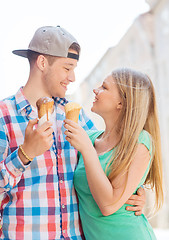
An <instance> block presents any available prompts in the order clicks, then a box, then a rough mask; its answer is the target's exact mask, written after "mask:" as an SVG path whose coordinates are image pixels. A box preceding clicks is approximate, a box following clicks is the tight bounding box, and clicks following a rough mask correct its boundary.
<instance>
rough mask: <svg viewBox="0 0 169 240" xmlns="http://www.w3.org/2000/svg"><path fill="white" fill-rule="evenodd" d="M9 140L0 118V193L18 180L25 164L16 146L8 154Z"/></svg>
mask: <svg viewBox="0 0 169 240" xmlns="http://www.w3.org/2000/svg"><path fill="white" fill-rule="evenodd" d="M8 151H9V141H8V137H7V134H6V131H5V125H4V124H3V120H2V118H1V119H0V194H1V193H4V192H8V191H10V190H11V189H12V188H13V187H15V185H16V184H17V183H18V182H19V181H20V178H21V176H22V173H23V172H24V171H25V166H24V164H23V163H22V162H21V160H20V158H19V156H18V148H17V149H15V151H13V152H12V153H10V154H8Z"/></svg>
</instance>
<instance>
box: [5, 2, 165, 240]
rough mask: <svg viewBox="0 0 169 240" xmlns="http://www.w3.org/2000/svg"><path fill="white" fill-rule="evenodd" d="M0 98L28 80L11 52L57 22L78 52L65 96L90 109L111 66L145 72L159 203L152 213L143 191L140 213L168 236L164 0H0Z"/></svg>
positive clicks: (97, 120) (25, 67)
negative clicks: (155, 116) (156, 133)
mask: <svg viewBox="0 0 169 240" xmlns="http://www.w3.org/2000/svg"><path fill="white" fill-rule="evenodd" d="M0 20H1V29H0V31H1V32H0V36H1V37H0V51H1V58H0V69H1V79H0V83H1V87H0V99H3V98H5V97H8V96H9V95H12V94H15V93H16V92H17V90H18V89H19V87H20V86H22V85H24V84H25V83H26V81H27V79H28V73H29V65H28V61H27V59H24V58H21V57H18V56H15V55H12V53H11V52H12V50H14V49H25V48H27V47H28V44H29V42H30V40H31V38H32V36H33V34H34V32H35V30H36V29H37V28H38V27H41V26H45V25H60V26H61V27H64V28H65V29H66V30H68V31H69V32H70V33H72V34H73V35H74V36H75V37H76V38H77V40H78V41H79V43H80V45H81V47H82V51H81V57H80V61H79V63H78V67H77V69H76V82H75V83H73V84H72V86H71V87H70V88H69V90H68V94H67V98H68V99H70V100H73V101H76V102H79V103H80V104H81V105H82V106H83V107H84V109H85V110H86V112H87V114H88V115H89V116H90V117H91V118H92V119H93V121H94V122H95V124H96V126H97V127H98V128H99V129H102V128H104V124H103V121H102V119H101V118H99V117H97V116H96V115H95V114H94V113H91V112H90V108H91V106H92V102H93V100H94V94H93V93H92V89H93V88H96V87H97V86H98V85H100V84H101V82H102V81H103V80H104V78H105V76H107V75H108V74H109V73H111V71H112V70H113V69H115V68H118V67H132V68H135V69H137V70H140V71H143V72H145V73H147V74H148V75H149V76H150V77H151V79H152V81H153V83H154V86H155V89H156V95H157V100H158V109H159V117H160V127H161V137H162V152H163V166H164V189H165V202H164V206H163V208H162V209H161V210H160V211H159V212H158V213H157V214H156V215H155V216H152V211H153V204H154V194H153V193H152V192H151V191H150V190H147V191H146V192H147V201H146V206H145V209H144V212H145V214H146V216H147V217H148V219H149V221H150V223H151V225H152V226H153V228H154V230H155V233H156V236H157V239H158V240H169V204H168V202H169V174H167V172H168V169H169V160H168V158H169V157H168V156H169V110H168V107H167V106H169V60H168V56H169V0H137V1H135V0H118V1H116V0H104V1H102V0H100V1H96V0H93V1H91V0H86V1H80V0H72V1H69V0H62V1H58V0H48V1H47V2H46V1H44V0H36V1H33V0H29V1H22V0H15V1H13V0H8V1H1V3H0Z"/></svg>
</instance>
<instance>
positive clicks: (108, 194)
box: [65, 120, 150, 216]
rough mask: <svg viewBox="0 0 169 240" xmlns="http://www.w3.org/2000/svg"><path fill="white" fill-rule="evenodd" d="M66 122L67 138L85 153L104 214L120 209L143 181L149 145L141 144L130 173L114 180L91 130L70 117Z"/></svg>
mask: <svg viewBox="0 0 169 240" xmlns="http://www.w3.org/2000/svg"><path fill="white" fill-rule="evenodd" d="M65 123H67V124H65V128H66V129H67V130H68V131H66V132H65V134H66V135H67V137H66V139H67V140H68V141H69V142H70V144H71V145H72V146H74V147H75V148H76V149H77V150H78V151H80V152H81V154H82V156H83V160H84V164H85V170H86V175H87V180H88V184H89V187H90V191H91V193H92V195H93V198H94V199H95V201H96V203H97V205H98V206H99V208H100V210H101V212H102V214H103V215H105V216H107V215H110V214H112V213H114V212H116V211H117V210H118V209H119V208H120V207H121V206H122V205H123V204H124V203H125V202H126V201H127V200H128V199H129V198H130V196H131V195H132V194H133V192H134V191H135V189H136V188H137V186H138V184H139V183H140V180H141V178H142V176H143V175H144V173H145V170H146V168H147V166H148V163H149V160H150V155H149V152H148V149H147V148H146V147H145V146H144V145H142V144H139V146H138V149H137V151H136V154H135V157H134V159H133V161H132V164H131V166H130V169H129V172H128V177H127V174H122V175H121V176H118V177H117V178H116V179H115V180H114V181H113V182H110V181H109V179H108V178H107V176H106V174H105V173H104V171H103V169H102V167H101V164H100V162H99V159H98V156H97V152H96V150H95V149H94V147H93V145H92V143H91V141H90V139H89V137H88V135H87V133H86V132H85V131H84V130H83V129H82V128H81V127H79V126H78V125H77V124H75V123H73V122H72V121H69V120H66V121H65ZM126 181H127V182H126ZM125 185H126V188H125V191H124V193H123V190H124V187H125Z"/></svg>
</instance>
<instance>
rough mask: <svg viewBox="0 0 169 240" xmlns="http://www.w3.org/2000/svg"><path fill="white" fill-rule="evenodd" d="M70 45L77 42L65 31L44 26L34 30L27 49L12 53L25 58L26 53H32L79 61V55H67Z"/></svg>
mask: <svg viewBox="0 0 169 240" xmlns="http://www.w3.org/2000/svg"><path fill="white" fill-rule="evenodd" d="M72 43H77V44H78V42H77V40H76V39H75V38H74V37H73V36H72V35H71V34H70V33H69V32H67V31H66V30H65V29H63V28H61V27H60V26H56V27H53V26H44V27H40V28H38V29H37V30H36V32H35V34H34V36H33V38H32V40H31V42H30V43H29V46H28V49H19V50H14V51H12V53H14V54H16V55H18V56H21V57H26V58H27V52H28V51H30V50H31V51H34V52H37V53H41V54H47V55H50V56H56V57H69V58H73V59H77V60H78V59H79V55H77V54H73V53H69V48H70V46H71V45H72Z"/></svg>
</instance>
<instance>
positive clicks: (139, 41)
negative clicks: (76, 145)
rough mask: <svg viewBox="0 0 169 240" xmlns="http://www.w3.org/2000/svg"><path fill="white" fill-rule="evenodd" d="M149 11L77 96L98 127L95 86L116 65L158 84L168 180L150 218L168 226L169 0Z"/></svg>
mask: <svg viewBox="0 0 169 240" xmlns="http://www.w3.org/2000/svg"><path fill="white" fill-rule="evenodd" d="M147 2H148V3H149V5H150V11H149V12H148V13H144V14H142V15H140V16H138V18H137V19H136V20H135V21H134V22H133V24H132V26H131V27H130V28H129V30H128V31H127V32H126V33H125V35H124V36H123V38H122V39H121V40H120V41H119V43H118V45H116V46H114V47H111V48H109V49H108V50H107V52H106V53H105V54H104V56H103V57H102V59H100V61H99V62H98V63H97V64H96V66H95V68H94V69H93V70H92V72H91V73H90V74H89V76H87V77H86V78H85V79H84V81H83V83H82V84H81V85H80V89H79V90H78V91H77V92H78V95H74V96H73V99H74V100H77V101H78V102H80V103H81V104H82V106H83V107H84V108H85V110H86V111H87V113H88V115H89V116H90V117H91V118H92V119H93V120H94V122H95V124H96V126H97V127H98V128H99V129H102V128H104V124H103V121H102V119H101V118H100V117H98V116H96V114H94V113H91V112H90V108H91V106H92V102H93V99H94V94H92V89H93V88H95V87H97V86H98V85H99V84H101V82H102V81H103V79H104V78H105V76H107V75H108V74H110V73H111V71H112V70H113V69H115V68H119V67H131V68H135V69H136V70H137V69H138V70H140V71H143V72H145V73H147V74H148V75H149V76H150V77H151V79H152V81H153V83H154V86H155V90H156V95H157V100H158V107H159V117H160V127H161V136H162V151H163V163H164V180H165V203H164V206H163V209H162V210H160V212H159V213H158V214H157V215H156V216H155V217H152V218H150V222H151V224H152V225H153V227H164V228H165V227H166V228H167V227H169V206H168V204H167V203H168V202H169V191H168V189H169V174H168V173H167V169H169V159H168V158H169V157H168V156H169V109H168V107H167V106H169V60H168V58H169V0H156V1H152V0H147ZM152 201H154V195H153V194H152V193H150V191H148V194H147V205H146V208H145V213H146V214H147V215H148V216H149V215H150V216H151V210H152V209H153V207H152Z"/></svg>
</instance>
